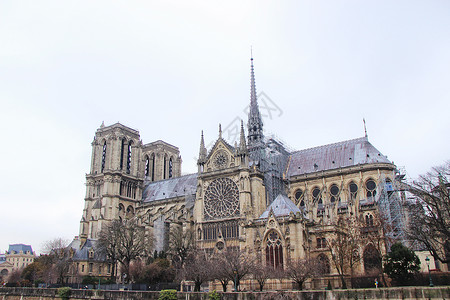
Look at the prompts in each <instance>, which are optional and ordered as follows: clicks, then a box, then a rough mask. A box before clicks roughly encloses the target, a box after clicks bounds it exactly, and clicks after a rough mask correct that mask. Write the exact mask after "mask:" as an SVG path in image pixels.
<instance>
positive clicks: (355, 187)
mask: <svg viewBox="0 0 450 300" xmlns="http://www.w3.org/2000/svg"><path fill="white" fill-rule="evenodd" d="M348 189H349V191H350V195H349V196H350V200H356V195H358V185H357V184H356V183H354V182H353V181H352V182H350V184H349V185H348Z"/></svg>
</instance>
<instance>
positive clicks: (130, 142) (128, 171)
mask: <svg viewBox="0 0 450 300" xmlns="http://www.w3.org/2000/svg"><path fill="white" fill-rule="evenodd" d="M132 143H133V142H132V141H129V142H128V153H127V173H128V174H130V171H131V145H132Z"/></svg>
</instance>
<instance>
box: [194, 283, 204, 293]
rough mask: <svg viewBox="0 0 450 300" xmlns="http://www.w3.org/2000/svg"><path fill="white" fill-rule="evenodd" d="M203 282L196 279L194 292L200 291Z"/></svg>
mask: <svg viewBox="0 0 450 300" xmlns="http://www.w3.org/2000/svg"><path fill="white" fill-rule="evenodd" d="M201 285H202V283H201V282H198V281H195V286H194V292H200V286H201Z"/></svg>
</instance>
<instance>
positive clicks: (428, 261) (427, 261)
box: [425, 256, 434, 287]
mask: <svg viewBox="0 0 450 300" xmlns="http://www.w3.org/2000/svg"><path fill="white" fill-rule="evenodd" d="M425 261H426V263H427V266H428V276H429V277H430V286H431V287H433V286H434V285H433V281H432V280H431V272H430V258H429V257H428V256H427V257H426V258H425Z"/></svg>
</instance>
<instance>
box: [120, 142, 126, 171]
mask: <svg viewBox="0 0 450 300" xmlns="http://www.w3.org/2000/svg"><path fill="white" fill-rule="evenodd" d="M125 143H126V142H125V139H123V140H122V145H121V147H120V169H121V170H122V169H123V154H124V152H125Z"/></svg>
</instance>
